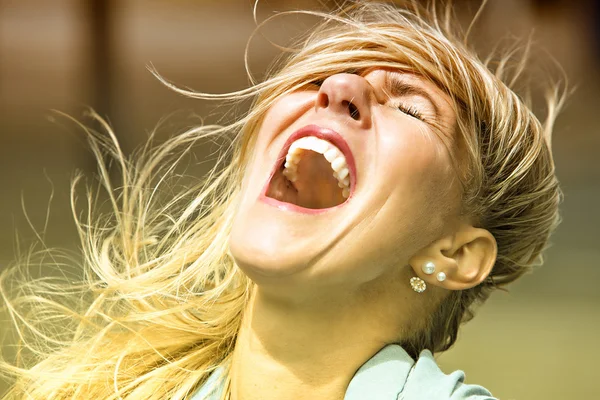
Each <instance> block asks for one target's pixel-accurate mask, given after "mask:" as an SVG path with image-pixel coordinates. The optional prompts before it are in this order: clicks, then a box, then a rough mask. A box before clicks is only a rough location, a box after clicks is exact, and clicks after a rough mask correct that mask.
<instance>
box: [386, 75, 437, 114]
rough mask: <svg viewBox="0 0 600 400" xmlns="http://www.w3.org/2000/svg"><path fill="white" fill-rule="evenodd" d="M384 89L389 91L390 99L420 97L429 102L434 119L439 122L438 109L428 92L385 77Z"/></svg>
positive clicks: (396, 79) (400, 80) (389, 76)
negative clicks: (433, 112)
mask: <svg viewBox="0 0 600 400" xmlns="http://www.w3.org/2000/svg"><path fill="white" fill-rule="evenodd" d="M385 88H386V90H388V91H389V94H390V97H405V96H420V97H423V98H424V99H425V100H427V101H429V102H430V103H431V105H432V106H433V109H434V111H435V118H436V119H437V120H439V116H440V109H439V107H438V105H437V103H436V102H435V101H434V100H433V98H432V97H431V95H430V94H429V92H427V91H426V90H425V89H423V88H421V87H419V86H415V85H413V84H411V83H409V82H406V81H404V80H402V79H399V78H398V77H395V76H391V75H390V74H386V75H385Z"/></svg>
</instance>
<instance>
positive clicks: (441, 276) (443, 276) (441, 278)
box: [437, 272, 446, 282]
mask: <svg viewBox="0 0 600 400" xmlns="http://www.w3.org/2000/svg"><path fill="white" fill-rule="evenodd" d="M437 280H438V281H439V282H444V281H445V280H446V274H445V273H443V272H440V273H438V274H437Z"/></svg>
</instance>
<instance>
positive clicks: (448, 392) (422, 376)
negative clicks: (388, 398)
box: [398, 350, 495, 400]
mask: <svg viewBox="0 0 600 400" xmlns="http://www.w3.org/2000/svg"><path fill="white" fill-rule="evenodd" d="M464 380H465V374H464V372H462V371H454V372H452V373H450V374H445V373H444V372H442V370H441V369H440V368H439V367H438V365H437V363H436V362H435V359H434V358H433V355H432V354H431V352H430V351H429V350H424V351H422V352H421V354H420V355H419V359H418V360H417V362H416V363H415V364H414V366H413V369H412V371H411V372H410V374H409V375H408V378H407V380H406V384H405V387H404V390H403V391H402V395H401V396H399V397H398V399H405V400H412V399H430V400H438V399H439V400H495V399H494V398H493V397H492V395H491V393H490V392H489V391H488V390H486V389H485V388H483V387H481V386H478V385H468V384H466V383H464Z"/></svg>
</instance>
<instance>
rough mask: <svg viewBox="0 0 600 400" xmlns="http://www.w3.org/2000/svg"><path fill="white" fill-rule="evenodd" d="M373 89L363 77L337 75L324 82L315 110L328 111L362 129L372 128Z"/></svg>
mask: <svg viewBox="0 0 600 400" xmlns="http://www.w3.org/2000/svg"><path fill="white" fill-rule="evenodd" d="M373 96H374V92H373V87H372V86H371V84H370V83H369V82H368V81H367V80H366V79H365V78H363V77H362V76H359V75H355V74H336V75H332V76H330V77H329V78H327V79H325V81H323V84H322V85H321V88H320V89H319V93H318V94H317V99H316V101H315V109H316V110H317V112H319V111H320V110H328V111H330V112H333V113H336V114H338V115H339V116H341V117H342V118H344V119H346V120H347V122H348V123H352V124H357V125H358V126H359V127H361V128H369V127H370V126H371V123H372V122H371V103H372V98H373Z"/></svg>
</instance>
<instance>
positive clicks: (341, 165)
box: [283, 136, 350, 199]
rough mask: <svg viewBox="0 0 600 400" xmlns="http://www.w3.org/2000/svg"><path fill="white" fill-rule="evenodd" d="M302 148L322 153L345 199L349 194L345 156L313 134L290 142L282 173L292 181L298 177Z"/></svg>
mask: <svg viewBox="0 0 600 400" xmlns="http://www.w3.org/2000/svg"><path fill="white" fill-rule="evenodd" d="M304 150H312V151H314V152H316V153H319V154H323V156H324V157H325V159H326V160H327V161H329V163H330V164H331V169H333V176H334V177H335V178H336V179H337V180H338V186H339V187H340V188H341V189H342V196H344V198H346V199H347V198H348V196H349V195H350V176H349V172H350V170H349V169H348V163H347V162H346V157H344V155H343V154H342V152H341V151H340V150H339V149H338V148H337V147H336V146H334V145H333V144H331V143H329V142H328V141H326V140H323V139H319V138H317V137H314V136H304V137H302V138H300V139H298V140H296V141H295V142H294V143H292V145H291V146H290V149H289V150H288V153H287V155H286V157H285V168H284V170H283V175H285V176H286V177H287V178H288V179H289V180H290V181H292V182H294V181H296V179H297V178H298V175H297V172H298V162H300V155H301V154H302V152H303V151H304Z"/></svg>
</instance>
